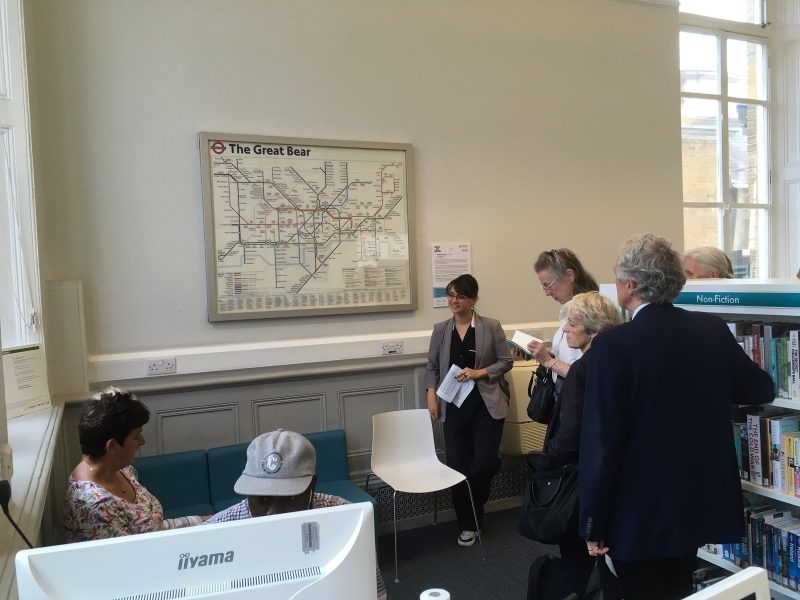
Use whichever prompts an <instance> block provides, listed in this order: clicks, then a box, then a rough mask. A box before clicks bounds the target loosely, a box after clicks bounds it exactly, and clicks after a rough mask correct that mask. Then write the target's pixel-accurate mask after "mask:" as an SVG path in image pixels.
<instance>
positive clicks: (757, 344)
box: [753, 323, 764, 368]
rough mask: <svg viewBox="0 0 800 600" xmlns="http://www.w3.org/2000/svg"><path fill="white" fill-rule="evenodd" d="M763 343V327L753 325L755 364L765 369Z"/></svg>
mask: <svg viewBox="0 0 800 600" xmlns="http://www.w3.org/2000/svg"><path fill="white" fill-rule="evenodd" d="M762 341H763V339H762V337H761V325H759V324H758V323H753V362H754V363H756V364H757V365H758V366H759V367H761V368H764V351H763V350H762V349H761V344H762Z"/></svg>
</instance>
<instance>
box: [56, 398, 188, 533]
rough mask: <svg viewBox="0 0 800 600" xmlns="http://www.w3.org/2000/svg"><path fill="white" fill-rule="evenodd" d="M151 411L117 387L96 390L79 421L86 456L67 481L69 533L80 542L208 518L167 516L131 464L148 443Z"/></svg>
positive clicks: (79, 433) (82, 446) (65, 524)
mask: <svg viewBox="0 0 800 600" xmlns="http://www.w3.org/2000/svg"><path fill="white" fill-rule="evenodd" d="M149 420H150V411H149V410H147V407H146V406H145V405H144V404H142V403H141V402H140V401H139V400H138V399H137V398H136V396H134V395H133V394H131V393H128V392H123V391H121V390H119V389H117V388H107V389H106V390H104V391H102V392H100V393H99V394H96V395H95V396H94V397H93V399H92V400H91V401H90V402H89V404H88V405H87V406H86V409H85V410H84V411H83V414H82V415H81V419H80V422H79V423H78V437H79V439H80V443H81V452H83V459H82V460H81V462H79V463H78V465H77V466H76V467H75V468H74V469H73V471H72V473H71V474H70V477H69V483H68V485H67V497H66V510H65V512H64V521H63V525H64V537H65V539H66V541H68V542H80V541H85V540H96V539H101V538H110V537H118V536H123V535H129V534H132V533H144V532H148V531H159V530H161V529H175V528H177V527H187V526H190V525H197V524H199V523H201V522H202V521H203V519H202V517H197V516H192V517H180V518H177V519H165V518H164V510H163V508H162V507H161V503H160V502H159V501H158V499H157V498H156V497H155V496H153V495H152V494H151V493H150V492H148V491H147V489H146V488H145V487H144V486H143V485H142V484H141V483H139V482H138V481H137V474H136V470H135V469H134V468H133V467H132V466H131V465H132V463H133V459H134V457H135V456H136V452H137V451H138V450H139V448H140V447H141V446H143V445H144V443H145V440H144V436H143V435H142V427H143V426H144V425H145V424H146V423H147V422H148V421H149Z"/></svg>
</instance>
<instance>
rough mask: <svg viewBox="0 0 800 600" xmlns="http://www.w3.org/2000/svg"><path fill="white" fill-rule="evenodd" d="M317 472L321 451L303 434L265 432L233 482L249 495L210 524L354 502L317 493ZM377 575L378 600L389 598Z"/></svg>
mask: <svg viewBox="0 0 800 600" xmlns="http://www.w3.org/2000/svg"><path fill="white" fill-rule="evenodd" d="M316 471H317V451H316V450H315V449H314V446H313V444H312V443H311V442H309V441H308V440H307V439H306V438H305V437H304V436H303V435H301V434H299V433H295V432H294V431H287V430H285V429H278V430H276V431H270V432H269V433H264V434H261V435H260V436H258V437H257V438H255V439H254V440H253V441H252V442H250V446H248V448H247V463H246V464H245V466H244V471H242V474H241V475H240V476H239V479H237V480H236V483H235V484H234V485H233V490H234V491H235V492H236V493H237V494H241V495H243V496H246V497H245V499H244V500H242V501H241V502H239V503H238V504H234V505H233V506H231V507H230V508H226V509H225V510H223V511H221V512H218V513H217V514H215V515H214V516H213V517H211V518H210V519H208V520H207V521H206V523H223V522H226V521H238V520H240V519H249V518H250V517H263V516H266V515H280V514H283V513H289V512H295V511H298V510H308V509H310V508H324V507H328V506H339V505H341V504H350V502H349V501H347V500H345V499H344V498H340V497H339V496H332V495H330V494H321V493H318V492H315V491H314V486H315V484H316V483H317V475H316ZM376 576H377V580H378V595H377V597H378V600H386V585H385V584H384V582H383V577H382V576H381V571H380V568H377V572H376Z"/></svg>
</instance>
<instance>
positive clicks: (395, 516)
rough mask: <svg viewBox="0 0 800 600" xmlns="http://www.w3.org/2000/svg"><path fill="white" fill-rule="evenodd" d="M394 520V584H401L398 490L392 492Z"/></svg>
mask: <svg viewBox="0 0 800 600" xmlns="http://www.w3.org/2000/svg"><path fill="white" fill-rule="evenodd" d="M392 492H393V493H392V519H393V520H394V582H395V583H400V578H399V577H398V575H397V490H395V489H393V490H392Z"/></svg>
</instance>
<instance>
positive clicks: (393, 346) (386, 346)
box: [381, 341, 403, 356]
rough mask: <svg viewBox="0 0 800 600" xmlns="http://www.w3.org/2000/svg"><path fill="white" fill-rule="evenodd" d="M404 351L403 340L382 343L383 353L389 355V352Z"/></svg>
mask: <svg viewBox="0 0 800 600" xmlns="http://www.w3.org/2000/svg"><path fill="white" fill-rule="evenodd" d="M402 353H403V342H401V341H394V342H383V344H381V354H382V355H384V356H387V355H389V354H402Z"/></svg>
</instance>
